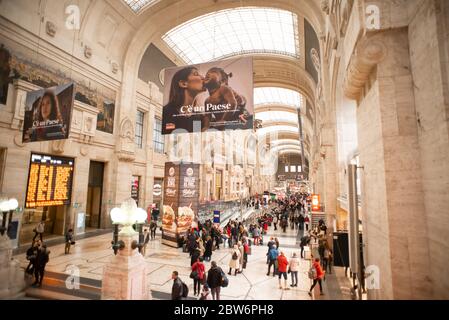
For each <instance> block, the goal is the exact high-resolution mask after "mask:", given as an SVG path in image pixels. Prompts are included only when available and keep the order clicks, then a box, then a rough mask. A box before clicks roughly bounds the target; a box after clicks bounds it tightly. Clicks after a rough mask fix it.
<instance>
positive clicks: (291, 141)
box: [270, 139, 301, 147]
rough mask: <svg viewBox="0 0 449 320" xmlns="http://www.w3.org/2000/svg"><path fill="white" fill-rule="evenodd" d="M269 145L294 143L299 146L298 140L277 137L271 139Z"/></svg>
mask: <svg viewBox="0 0 449 320" xmlns="http://www.w3.org/2000/svg"><path fill="white" fill-rule="evenodd" d="M270 145H271V147H277V146H283V145H295V146H300V145H301V144H300V142H299V140H293V139H279V140H275V141H272V142H271V143H270Z"/></svg>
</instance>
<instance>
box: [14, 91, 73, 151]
mask: <svg viewBox="0 0 449 320" xmlns="http://www.w3.org/2000/svg"><path fill="white" fill-rule="evenodd" d="M74 87H75V86H74V84H73V83H69V84H66V85H62V86H58V87H52V88H47V89H41V90H37V91H32V92H28V93H27V97H26V106H25V118H24V123H23V136H22V141H23V142H24V143H25V142H36V141H49V140H61V139H68V137H69V131H70V121H71V118H72V110H73V101H74V92H75V91H74Z"/></svg>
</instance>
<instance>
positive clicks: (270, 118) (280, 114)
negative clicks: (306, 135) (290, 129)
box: [256, 111, 298, 124]
mask: <svg viewBox="0 0 449 320" xmlns="http://www.w3.org/2000/svg"><path fill="white" fill-rule="evenodd" d="M256 119H258V120H262V123H266V122H293V123H295V124H298V115H297V114H295V113H293V112H287V111H264V112H258V113H256Z"/></svg>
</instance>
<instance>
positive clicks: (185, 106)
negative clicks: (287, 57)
mask: <svg viewBox="0 0 449 320" xmlns="http://www.w3.org/2000/svg"><path fill="white" fill-rule="evenodd" d="M164 79H165V86H164V100H163V106H164V107H163V117H162V134H171V133H186V132H189V133H191V132H200V131H202V132H204V131H207V130H210V129H215V130H219V131H224V130H228V129H242V130H246V129H252V128H253V116H254V106H253V103H254V102H253V100H254V99H253V60H252V58H251V57H243V58H234V59H228V60H222V61H216V62H208V63H203V64H198V65H191V66H183V67H175V68H167V69H165V76H164Z"/></svg>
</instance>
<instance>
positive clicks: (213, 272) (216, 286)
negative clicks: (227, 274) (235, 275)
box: [207, 261, 223, 300]
mask: <svg viewBox="0 0 449 320" xmlns="http://www.w3.org/2000/svg"><path fill="white" fill-rule="evenodd" d="M222 274H223V270H222V269H221V268H220V267H218V266H217V263H216V262H215V261H212V262H211V268H210V269H209V271H208V273H207V285H208V286H209V288H210V290H211V292H212V298H213V299H214V300H220V290H221V281H222Z"/></svg>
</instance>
